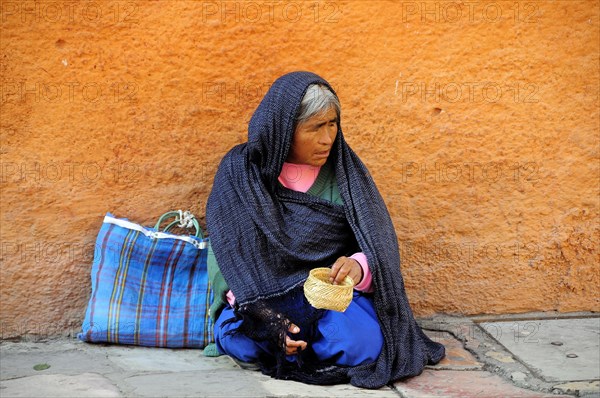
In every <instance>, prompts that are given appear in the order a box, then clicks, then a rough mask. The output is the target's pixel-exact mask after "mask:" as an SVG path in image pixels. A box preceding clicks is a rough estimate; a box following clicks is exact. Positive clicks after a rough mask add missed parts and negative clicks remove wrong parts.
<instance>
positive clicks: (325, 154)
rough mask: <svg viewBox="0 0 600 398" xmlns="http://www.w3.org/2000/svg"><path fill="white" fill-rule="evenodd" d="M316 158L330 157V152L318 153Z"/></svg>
mask: <svg viewBox="0 0 600 398" xmlns="http://www.w3.org/2000/svg"><path fill="white" fill-rule="evenodd" d="M315 156H316V157H318V158H326V157H327V156H329V150H327V151H322V152H316V153H315Z"/></svg>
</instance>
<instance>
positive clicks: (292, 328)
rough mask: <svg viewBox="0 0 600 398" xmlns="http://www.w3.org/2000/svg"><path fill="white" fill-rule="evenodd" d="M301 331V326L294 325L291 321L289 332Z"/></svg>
mask: <svg viewBox="0 0 600 398" xmlns="http://www.w3.org/2000/svg"><path fill="white" fill-rule="evenodd" d="M299 331H300V328H299V327H298V326H296V325H294V324H293V323H290V327H289V328H288V332H290V333H298V332H299Z"/></svg>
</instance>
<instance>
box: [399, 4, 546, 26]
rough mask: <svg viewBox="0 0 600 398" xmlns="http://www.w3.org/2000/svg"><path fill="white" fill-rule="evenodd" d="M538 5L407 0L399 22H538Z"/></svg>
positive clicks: (403, 5)
mask: <svg viewBox="0 0 600 398" xmlns="http://www.w3.org/2000/svg"><path fill="white" fill-rule="evenodd" d="M540 14H541V13H540V9H539V4H538V3H535V2H518V1H497V2H480V1H419V2H417V1H410V2H403V3H402V22H403V23H410V22H419V23H431V22H434V23H459V22H467V23H497V22H501V21H506V20H508V21H512V22H514V23H537V22H538V19H539V16H540Z"/></svg>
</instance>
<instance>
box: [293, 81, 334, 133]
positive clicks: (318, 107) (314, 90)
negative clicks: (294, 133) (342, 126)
mask: <svg viewBox="0 0 600 398" xmlns="http://www.w3.org/2000/svg"><path fill="white" fill-rule="evenodd" d="M332 106H333V107H334V109H335V112H336V113H337V116H338V119H339V117H340V112H341V106H340V101H339V100H338V98H337V97H336V96H335V95H334V94H333V93H332V92H331V91H330V90H329V88H328V87H327V86H325V85H323V84H311V85H310V86H308V89H306V94H304V97H303V98H302V102H300V109H299V110H298V116H297V117H296V125H298V124H300V123H304V122H305V121H307V120H308V119H310V118H311V117H313V116H315V115H317V114H319V113H323V112H327V110H328V109H329V108H330V107H332Z"/></svg>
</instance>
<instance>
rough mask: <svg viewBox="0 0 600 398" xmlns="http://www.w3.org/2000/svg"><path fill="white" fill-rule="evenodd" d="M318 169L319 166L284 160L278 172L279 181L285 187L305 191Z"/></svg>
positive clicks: (313, 179)
mask: <svg viewBox="0 0 600 398" xmlns="http://www.w3.org/2000/svg"><path fill="white" fill-rule="evenodd" d="M319 170H321V166H311V165H309V164H295V163H287V162H284V163H283V167H282V168H281V173H280V174H279V182H280V183H281V184H282V185H283V186H284V187H286V188H289V189H292V190H294V191H300V192H305V193H306V191H308V190H309V189H310V187H311V186H312V185H313V184H314V183H315V180H316V179H317V175H319Z"/></svg>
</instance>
